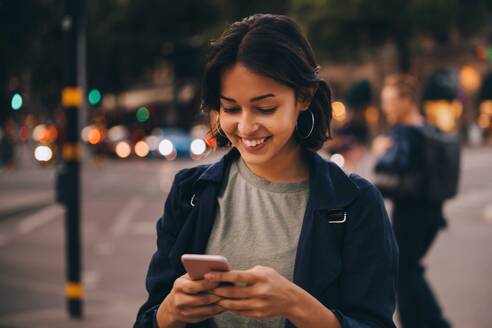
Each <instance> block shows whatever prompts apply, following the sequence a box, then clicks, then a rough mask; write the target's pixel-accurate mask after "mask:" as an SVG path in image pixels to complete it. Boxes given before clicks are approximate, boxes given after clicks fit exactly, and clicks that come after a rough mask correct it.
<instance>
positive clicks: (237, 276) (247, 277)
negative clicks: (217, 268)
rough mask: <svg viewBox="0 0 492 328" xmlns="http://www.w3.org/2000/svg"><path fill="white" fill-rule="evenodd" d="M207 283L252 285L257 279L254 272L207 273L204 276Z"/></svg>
mask: <svg viewBox="0 0 492 328" xmlns="http://www.w3.org/2000/svg"><path fill="white" fill-rule="evenodd" d="M205 279H206V280H208V281H222V282H233V283H236V282H240V283H246V284H254V283H256V282H257V281H258V280H259V278H258V275H257V274H256V273H255V272H251V271H227V272H208V273H206V274H205Z"/></svg>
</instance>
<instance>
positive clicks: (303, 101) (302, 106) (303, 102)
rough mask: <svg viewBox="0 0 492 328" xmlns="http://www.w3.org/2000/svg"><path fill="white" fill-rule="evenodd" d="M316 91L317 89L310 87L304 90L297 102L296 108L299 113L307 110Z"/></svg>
mask: <svg viewBox="0 0 492 328" xmlns="http://www.w3.org/2000/svg"><path fill="white" fill-rule="evenodd" d="M317 89H318V88H317V87H310V88H307V89H305V90H304V92H303V95H301V96H300V97H299V99H298V100H297V108H298V110H299V111H301V112H303V111H306V110H308V109H309V106H310V105H311V101H312V100H313V98H314V95H315V94H316V90H317Z"/></svg>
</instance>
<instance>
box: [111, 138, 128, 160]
mask: <svg viewBox="0 0 492 328" xmlns="http://www.w3.org/2000/svg"><path fill="white" fill-rule="evenodd" d="M115 152H116V155H118V157H120V158H127V157H128V156H130V154H131V152H132V149H131V147H130V145H129V144H128V143H127V142H125V141H120V142H118V144H116V148H115Z"/></svg>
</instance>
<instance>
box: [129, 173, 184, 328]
mask: <svg viewBox="0 0 492 328" xmlns="http://www.w3.org/2000/svg"><path fill="white" fill-rule="evenodd" d="M178 181H179V173H178V174H177V175H176V177H175V179H174V182H173V184H172V186H171V190H170V191H169V195H168V197H167V199H166V202H165V205H164V213H163V215H162V216H161V217H160V218H159V220H158V221H157V225H156V230H157V251H156V252H155V253H154V255H153V256H152V259H151V261H150V265H149V269H148V272H147V278H146V289H147V292H148V298H147V301H146V302H145V303H144V304H143V305H142V306H141V307H140V310H139V311H138V314H137V319H136V322H135V324H134V326H133V327H134V328H144V327H145V328H148V327H155V328H157V322H156V321H155V320H156V319H155V315H156V312H157V309H158V308H159V305H160V304H161V302H162V301H163V300H164V298H165V297H166V296H167V294H169V292H170V291H171V289H172V286H173V284H174V280H176V278H177V274H176V272H175V271H174V268H173V267H172V266H171V265H170V262H169V252H170V251H171V249H172V247H173V245H174V243H175V241H176V237H177V234H178V227H177V224H176V221H175V220H176V216H177V215H178V213H177V208H178V206H177V205H178V191H177V189H178V187H177V185H178Z"/></svg>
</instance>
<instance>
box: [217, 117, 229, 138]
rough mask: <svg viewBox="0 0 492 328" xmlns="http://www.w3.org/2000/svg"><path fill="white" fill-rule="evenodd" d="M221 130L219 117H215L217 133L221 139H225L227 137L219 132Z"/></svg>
mask: <svg viewBox="0 0 492 328" xmlns="http://www.w3.org/2000/svg"><path fill="white" fill-rule="evenodd" d="M221 130H222V129H221V128H220V121H219V117H218V116H217V133H218V134H219V135H220V136H221V137H222V138H226V139H227V137H226V136H225V135H224V134H223V133H222V132H220V131H221Z"/></svg>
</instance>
